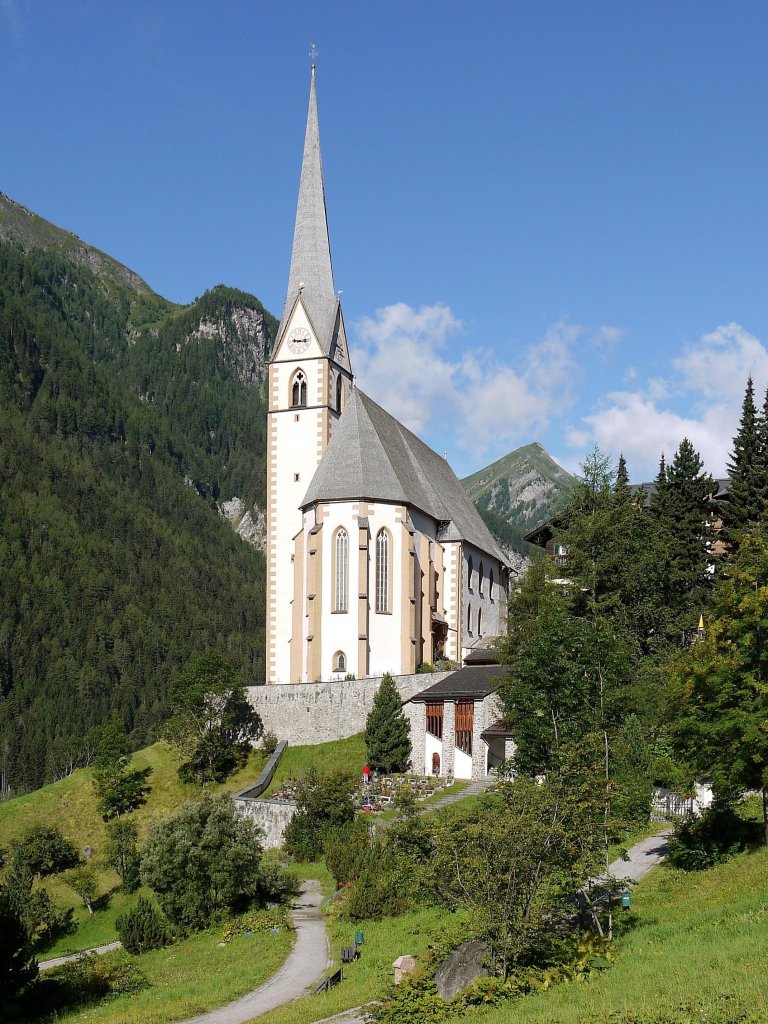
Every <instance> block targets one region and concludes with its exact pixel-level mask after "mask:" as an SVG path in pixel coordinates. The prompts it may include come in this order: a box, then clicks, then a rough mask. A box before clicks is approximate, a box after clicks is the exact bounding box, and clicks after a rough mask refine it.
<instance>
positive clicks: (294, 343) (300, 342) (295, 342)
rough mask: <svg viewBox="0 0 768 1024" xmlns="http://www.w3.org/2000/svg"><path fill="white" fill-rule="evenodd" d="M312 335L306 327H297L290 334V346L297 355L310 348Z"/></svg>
mask: <svg viewBox="0 0 768 1024" xmlns="http://www.w3.org/2000/svg"><path fill="white" fill-rule="evenodd" d="M309 341H310V335H309V331H308V330H307V329H306V327H295V328H294V329H293V330H292V331H291V333H290V334H289V335H288V348H289V349H290V350H291V352H294V353H295V354H296V355H297V356H300V355H301V354H302V352H306V351H307V349H308V348H309Z"/></svg>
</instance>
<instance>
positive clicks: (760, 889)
mask: <svg viewBox="0 0 768 1024" xmlns="http://www.w3.org/2000/svg"><path fill="white" fill-rule="evenodd" d="M631 914H632V916H631V918H629V920H628V922H627V925H628V927H627V930H626V934H625V935H624V937H623V938H621V939H620V941H619V948H620V951H621V953H620V957H619V960H618V962H617V963H616V965H615V966H614V967H612V968H611V969H610V970H608V971H606V972H605V973H604V974H602V975H601V976H600V977H598V978H596V979H595V980H594V981H592V982H590V983H589V984H586V985H575V984H571V985H560V986H557V987H555V988H553V989H551V990H550V991H548V992H543V993H541V994H538V995H535V996H529V997H527V998H524V999H521V1000H517V1001H515V1002H510V1003H508V1004H506V1005H503V1006H500V1007H498V1008H496V1009H494V1010H490V1011H488V1012H486V1013H483V1014H480V1015H478V1017H477V1018H476V1019H477V1021H478V1024H480V1022H482V1024H598V1022H600V1024H602V1022H605V1024H608V1022H610V1024H700V1022H701V1024H703V1022H706V1024H730V1022H734V1024H735V1022H742V1021H743V1022H750V1024H751V1022H755V1024H758V1022H762V1021H765V1020H766V1019H768V980H766V950H768V850H760V851H758V852H756V853H751V854H741V855H740V856H738V857H735V858H733V860H730V861H728V862H726V863H724V864H721V865H719V866H717V867H715V868H712V869H711V870H709V871H705V872H692V873H686V872H681V871H675V870H673V869H670V868H666V867H661V868H657V869H656V870H655V871H653V872H652V873H651V874H650V875H649V876H648V878H647V879H646V880H645V881H643V882H642V883H641V884H640V885H639V886H638V887H637V889H636V890H635V893H634V895H633V897H632V912H631ZM473 1019H474V1018H473Z"/></svg>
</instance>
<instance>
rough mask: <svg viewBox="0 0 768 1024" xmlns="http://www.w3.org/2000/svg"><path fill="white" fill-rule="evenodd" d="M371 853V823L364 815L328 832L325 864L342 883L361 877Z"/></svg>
mask: <svg viewBox="0 0 768 1024" xmlns="http://www.w3.org/2000/svg"><path fill="white" fill-rule="evenodd" d="M371 854H372V851H371V836H370V823H369V822H368V821H367V820H366V819H365V818H364V817H360V818H355V819H354V820H353V821H349V822H347V823H346V824H344V825H340V826H338V827H337V828H334V829H329V831H328V832H327V833H326V836H325V855H324V858H323V859H324V860H325V866H326V867H327V868H328V870H329V871H330V872H331V874H332V875H333V877H334V878H335V879H336V881H337V882H339V883H340V884H342V885H344V884H345V883H346V882H354V881H356V880H357V879H358V878H359V877H360V875H361V873H362V872H363V870H364V869H365V866H366V864H367V863H368V861H369V860H370V858H371Z"/></svg>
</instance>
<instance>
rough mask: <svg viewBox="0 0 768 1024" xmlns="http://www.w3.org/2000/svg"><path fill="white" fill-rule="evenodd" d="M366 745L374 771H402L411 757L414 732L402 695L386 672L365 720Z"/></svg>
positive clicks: (369, 761) (369, 762)
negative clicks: (403, 706)
mask: <svg viewBox="0 0 768 1024" xmlns="http://www.w3.org/2000/svg"><path fill="white" fill-rule="evenodd" d="M365 748H366V751H367V753H368V764H369V765H370V767H371V768H373V769H374V771H381V772H394V771H397V772H403V771H405V770H406V768H407V767H408V763H409V761H410V757H411V735H410V727H409V725H408V719H407V718H406V717H405V715H404V714H403V708H402V704H401V702H400V694H399V693H398V692H397V687H396V686H395V681H394V679H393V678H392V676H391V675H390V674H389V672H387V673H386V674H385V675H384V678H383V679H382V680H381V686H379V689H378V692H377V693H376V696H375V697H374V698H373V707H372V708H371V711H370V714H369V715H368V720H367V721H366V723H365Z"/></svg>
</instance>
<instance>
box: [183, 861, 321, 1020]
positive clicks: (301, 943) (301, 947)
mask: <svg viewBox="0 0 768 1024" xmlns="http://www.w3.org/2000/svg"><path fill="white" fill-rule="evenodd" d="M322 899H323V894H322V891H321V889H320V883H319V882H316V881H314V880H313V881H309V882H305V883H304V885H303V886H302V889H301V895H300V896H299V897H298V899H297V900H296V901H295V902H294V905H293V911H292V913H291V917H292V918H293V923H294V925H295V927H296V941H295V942H294V944H293V949H292V950H291V952H290V953H289V954H288V958H287V960H286V961H285V963H284V964H283V966H282V967H281V968H280V970H279V971H277V973H276V974H273V975H272V977H271V978H270V979H269V981H266V982H265V983H264V984H263V985H261V986H259V988H257V989H255V990H254V991H253V992H249V993H248V995H245V996H242V998H240V999H236V1000H235V1001H234V1002H233V1003H227V1005H226V1006H222V1007H220V1008H219V1009H218V1010H211V1012H210V1013H201V1014H200V1015H199V1016H197V1017H190V1018H189V1019H188V1020H186V1021H184V1022H183V1024H245V1021H249V1020H253V1018H254V1017H260V1016H261V1014H263V1013H266V1012H267V1011H268V1010H274V1009H275V1007H277V1006H282V1005H283V1003H288V1002H290V1001H291V1000H293V999H297V998H298V997H299V996H302V995H304V994H305V993H306V992H307V991H308V990H309V989H310V988H311V987H312V985H314V984H315V982H317V981H318V980H319V979H320V977H321V975H322V974H324V973H325V970H326V968H327V967H328V964H329V955H328V935H327V932H326V928H325V919H324V918H323V916H322V913H321V912H320V904H321V903H322ZM257 955H258V949H254V956H257Z"/></svg>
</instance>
